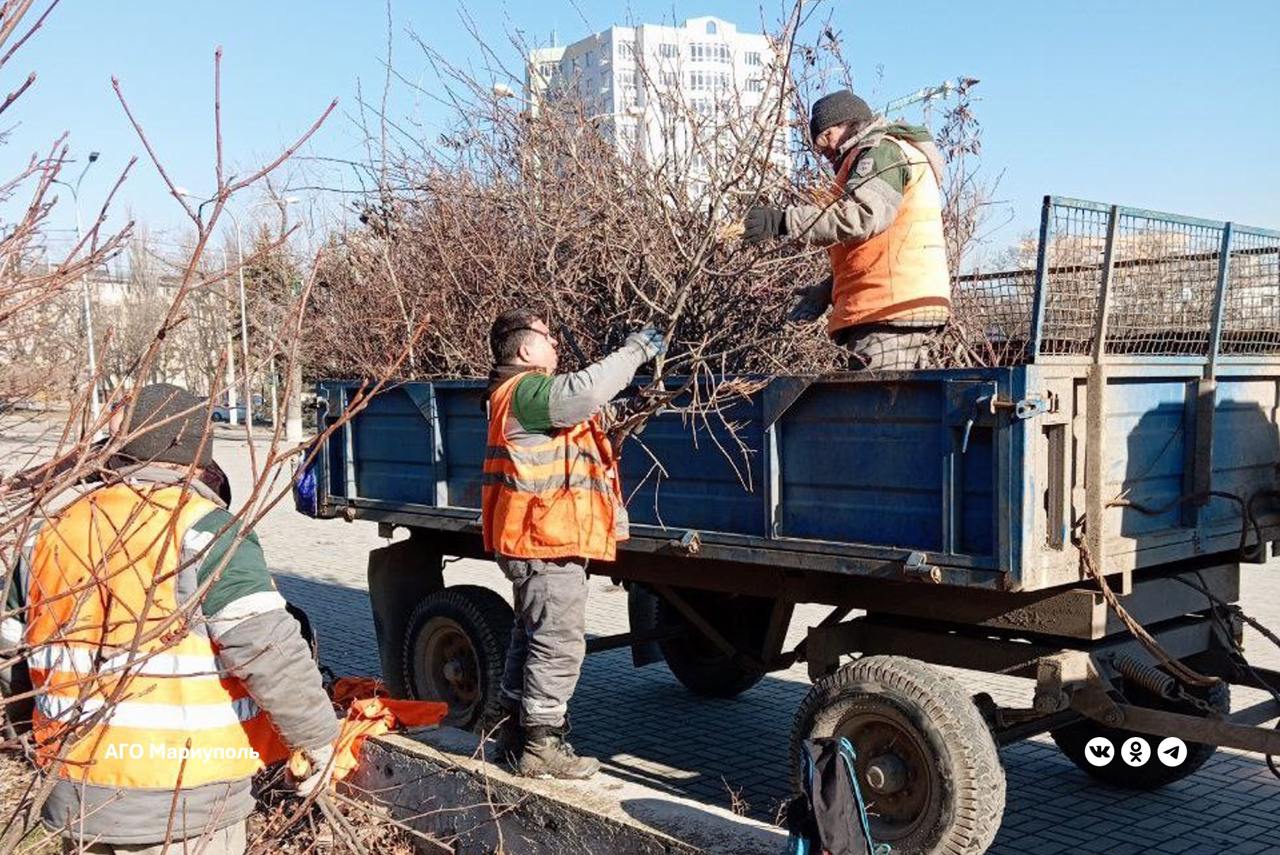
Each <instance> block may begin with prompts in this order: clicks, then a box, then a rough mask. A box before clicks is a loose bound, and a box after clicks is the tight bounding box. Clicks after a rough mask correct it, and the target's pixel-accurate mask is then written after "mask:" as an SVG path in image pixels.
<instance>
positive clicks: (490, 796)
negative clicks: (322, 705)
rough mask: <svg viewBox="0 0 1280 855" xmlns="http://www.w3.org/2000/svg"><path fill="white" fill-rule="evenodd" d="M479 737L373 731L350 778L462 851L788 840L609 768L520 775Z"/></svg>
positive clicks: (753, 845) (724, 845)
mask: <svg viewBox="0 0 1280 855" xmlns="http://www.w3.org/2000/svg"><path fill="white" fill-rule="evenodd" d="M479 745H480V740H479V738H478V737H477V736H476V735H475V734H472V733H468V732H464V731H460V730H455V729H453V728H441V729H439V730H426V731H417V732H415V733H413V734H410V735H399V734H395V735H390V736H384V737H380V738H378V739H371V740H369V741H367V742H366V743H365V745H364V749H363V751H362V755H361V761H360V766H359V768H358V769H357V770H356V772H355V774H354V775H353V776H352V778H351V779H349V783H350V784H351V785H352V788H353V790H355V791H356V792H357V793H358V794H359V796H360V797H361V798H365V799H368V800H370V801H374V802H377V803H379V804H382V805H384V806H385V807H387V808H388V809H389V810H390V812H391V815H392V816H393V817H395V818H396V819H399V820H401V821H404V822H406V823H408V824H410V825H412V826H413V827H414V828H417V829H418V830H420V831H422V832H424V833H427V834H430V835H432V836H433V837H436V838H438V839H441V840H442V841H448V842H449V843H450V844H451V845H452V847H453V849H454V851H455V852H457V853H460V855H470V854H471V853H476V855H479V853H493V852H501V853H505V855H526V853H528V855H544V853H545V855H560V853H568V852H573V853H583V855H613V853H627V855H632V853H635V855H649V853H676V852H678V853H696V852H707V853H734V855H757V853H759V855H765V853H768V855H777V853H780V852H783V851H784V850H785V848H786V834H785V833H784V832H782V831H781V830H780V829H778V828H774V827H772V826H769V825H765V824H764V823H762V822H757V821H755V820H751V819H746V818H744V817H740V816H736V815H734V814H733V813H731V812H730V811H727V810H724V809H723V808H718V807H713V806H710V805H704V804H699V803H698V802H694V801H691V800H689V799H684V798H680V797H678V796H672V795H669V794H667V793H664V792H661V791H659V790H655V789H653V788H651V787H646V786H643V785H640V784H636V783H632V782H631V781H626V780H623V779H621V778H618V777H615V776H613V775H610V774H609V773H608V771H603V772H601V773H599V774H598V775H596V776H595V777H594V778H592V779H591V780H590V781H537V780H530V779H527V778H520V777H516V776H513V775H511V774H508V773H507V772H506V771H505V769H503V768H501V767H500V766H497V765H495V764H493V763H489V762H486V761H485V760H484V759H482V757H483V755H482V754H480V748H479Z"/></svg>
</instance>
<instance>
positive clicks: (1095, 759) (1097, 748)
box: [1084, 736, 1116, 766]
mask: <svg viewBox="0 0 1280 855" xmlns="http://www.w3.org/2000/svg"><path fill="white" fill-rule="evenodd" d="M1115 756H1116V748H1115V746H1114V745H1112V744H1111V740H1110V739H1107V738H1106V737H1105V736H1095V737H1094V738H1093V739H1090V740H1089V741H1088V742H1087V743H1086V744H1085V746H1084V759H1086V760H1088V761H1089V764H1090V765H1092V766H1105V765H1107V764H1108V763H1110V762H1111V759H1112V758H1113V757H1115Z"/></svg>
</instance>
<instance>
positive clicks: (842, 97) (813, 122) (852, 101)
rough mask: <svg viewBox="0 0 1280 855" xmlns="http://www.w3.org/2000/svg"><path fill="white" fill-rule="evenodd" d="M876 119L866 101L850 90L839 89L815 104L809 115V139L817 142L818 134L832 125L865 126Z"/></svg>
mask: <svg viewBox="0 0 1280 855" xmlns="http://www.w3.org/2000/svg"><path fill="white" fill-rule="evenodd" d="M874 118H875V113H872V112H871V108H870V107H868V106H867V102H866V101H863V100H862V99H861V98H859V97H858V96H857V95H854V94H853V93H852V92H850V91H849V90H848V89H838V90H836V91H835V92H832V93H831V94H830V95H823V96H822V97H821V98H819V99H818V100H817V101H814V102H813V107H812V109H811V110H810V113H809V139H810V140H816V139H817V138H818V134H820V133H822V132H823V131H825V130H826V129H827V128H829V127H831V126H832V125H843V124H845V123H846V122H850V123H852V124H855V125H863V124H866V123H867V122H869V121H871V120H872V119H874Z"/></svg>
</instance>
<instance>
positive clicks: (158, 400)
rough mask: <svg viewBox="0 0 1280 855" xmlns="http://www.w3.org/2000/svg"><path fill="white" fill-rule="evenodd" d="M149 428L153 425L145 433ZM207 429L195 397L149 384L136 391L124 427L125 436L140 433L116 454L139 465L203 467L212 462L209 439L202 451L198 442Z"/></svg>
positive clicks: (181, 391)
mask: <svg viewBox="0 0 1280 855" xmlns="http://www.w3.org/2000/svg"><path fill="white" fill-rule="evenodd" d="M179 413H185V415H181V416H178V414H179ZM174 416H177V417H176V418H172V417H174ZM166 420H168V421H166ZM159 422H164V424H162V425H161V424H158V423H159ZM149 425H157V426H156V427H154V428H151V429H150V430H147V427H148V426H149ZM208 427H209V425H208V422H207V421H206V417H205V408H204V405H203V404H202V403H201V402H200V399H199V398H197V397H196V396H195V395H192V394H191V393H190V392H188V391H187V390H186V389H183V388H181V387H179V386H174V385H172V384H170V383H153V384H152V385H150V386H143V387H142V388H141V389H139V390H138V395H137V403H135V404H134V408H133V418H132V419H130V424H129V427H128V431H129V433H136V432H137V431H139V430H142V431H144V432H143V433H139V434H138V435H137V436H135V437H134V438H133V439H131V440H129V441H128V442H127V443H125V445H124V447H122V448H121V449H120V453H121V454H123V455H126V456H128V457H131V458H133V459H134V460H137V461H138V462H139V463H148V462H152V461H154V462H158V463H180V464H182V465H184V466H190V465H191V464H192V463H195V464H196V465H198V466H207V465H208V464H209V462H210V461H211V460H213V437H209V438H208V439H207V440H204V445H203V448H202V447H201V440H202V439H203V438H204V434H205V431H206V430H207V429H208Z"/></svg>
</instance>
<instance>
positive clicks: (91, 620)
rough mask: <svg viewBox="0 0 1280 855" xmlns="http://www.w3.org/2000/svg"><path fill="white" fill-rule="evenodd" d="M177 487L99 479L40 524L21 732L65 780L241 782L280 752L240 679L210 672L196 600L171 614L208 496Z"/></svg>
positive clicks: (189, 578) (131, 785)
mask: <svg viewBox="0 0 1280 855" xmlns="http://www.w3.org/2000/svg"><path fill="white" fill-rule="evenodd" d="M183 492H184V491H183V489H182V487H180V486H167V485H166V486H149V485H148V486H138V485H132V484H117V485H114V486H110V487H105V488H102V489H99V490H95V491H94V492H92V493H89V494H88V495H86V496H83V497H82V498H80V499H79V500H77V501H76V502H75V503H74V504H72V505H70V506H69V507H67V508H66V509H65V510H64V511H62V512H61V513H60V514H59V515H58V516H57V518H55V519H54V520H52V521H50V522H49V523H47V524H46V525H45V526H43V527H42V528H41V530H40V532H39V534H38V535H37V538H36V542H35V544H34V548H33V551H32V560H31V572H30V578H29V581H28V584H27V588H28V609H27V628H26V633H25V640H26V643H27V644H28V645H29V648H30V649H31V653H30V654H29V655H28V657H27V661H28V664H29V666H30V669H31V681H32V684H33V686H34V688H35V689H36V690H37V691H38V694H37V695H36V704H35V712H34V715H33V717H32V729H33V732H34V735H35V738H36V741H37V745H38V748H37V758H38V760H39V761H40V762H41V764H42V765H48V764H49V763H51V762H52V761H53V760H54V759H55V758H57V757H59V756H61V757H62V758H63V760H64V762H62V763H60V764H58V767H57V770H56V772H57V774H58V775H59V776H61V777H63V778H67V779H71V780H74V781H77V782H84V783H88V784H97V785H103V786H107V787H116V788H127V789H162V790H163V789H168V790H172V789H174V788H175V787H177V786H178V785H179V780H181V786H182V787H183V788H184V789H185V788H190V787H198V786H201V785H202V784H209V783H214V782H222V781H237V780H242V779H244V778H248V777H250V776H252V775H253V774H254V773H255V772H257V771H258V770H259V769H261V768H262V767H263V766H264V765H265V764H266V763H271V762H275V761H276V760H281V759H284V757H285V756H287V751H286V750H285V748H284V746H283V744H282V743H281V742H280V740H279V737H278V736H277V734H276V732H275V729H274V727H273V726H272V724H271V721H270V719H269V718H268V717H267V714H266V713H265V712H264V711H262V710H261V709H260V708H259V707H258V706H257V704H256V703H255V702H254V701H253V699H252V698H251V697H250V696H249V692H248V691H247V690H246V689H245V686H244V684H243V683H242V682H241V681H240V680H239V679H238V678H236V677H232V676H225V675H220V674H219V667H218V660H217V653H218V650H217V646H216V645H215V644H214V643H213V641H211V640H210V638H209V636H208V633H207V631H206V629H205V627H204V625H203V624H202V623H200V617H201V616H200V613H199V607H198V606H197V607H196V613H195V615H194V617H195V618H196V620H195V622H187V621H185V620H183V619H182V618H174V614H175V612H176V611H177V610H178V609H179V608H181V607H183V606H186V607H190V603H182V602H179V599H178V596H179V594H178V592H179V590H180V588H181V589H185V595H186V596H190V594H191V593H192V592H191V590H190V589H189V588H188V586H190V588H194V578H195V568H194V567H190V568H182V569H181V570H179V568H180V567H181V565H182V541H183V536H184V535H185V534H186V532H187V530H188V529H189V528H190V527H191V526H192V525H193V524H194V523H196V522H197V521H198V520H199V519H200V518H201V517H203V516H204V515H205V514H206V513H208V512H209V511H210V510H211V509H213V508H214V507H216V505H215V504H214V503H213V502H211V501H209V500H208V499H205V498H204V497H202V496H199V495H197V494H195V493H192V492H190V490H187V491H186V494H185V495H183ZM180 579H182V580H185V584H184V585H181V586H180V584H179V580H180ZM148 597H150V600H149V601H148ZM139 637H141V638H142V641H141V642H139V643H137V645H136V647H137V649H136V651H135V650H134V649H133V648H134V646H135V641H136V640H137V639H138V638H139ZM104 708H105V709H106V710H107V712H106V714H105V715H103V716H102V717H101V718H100V719H99V715H101V713H100V711H101V710H103V709H104ZM76 711H78V713H79V714H78V715H77V716H75V720H72V719H70V718H69V716H71V715H72V714H73V713H74V712H76ZM188 741H189V742H190V747H188ZM64 750H65V753H62V752H63V751H64ZM184 758H185V760H184ZM179 776H181V777H179Z"/></svg>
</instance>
